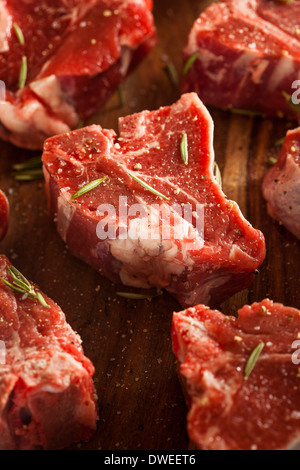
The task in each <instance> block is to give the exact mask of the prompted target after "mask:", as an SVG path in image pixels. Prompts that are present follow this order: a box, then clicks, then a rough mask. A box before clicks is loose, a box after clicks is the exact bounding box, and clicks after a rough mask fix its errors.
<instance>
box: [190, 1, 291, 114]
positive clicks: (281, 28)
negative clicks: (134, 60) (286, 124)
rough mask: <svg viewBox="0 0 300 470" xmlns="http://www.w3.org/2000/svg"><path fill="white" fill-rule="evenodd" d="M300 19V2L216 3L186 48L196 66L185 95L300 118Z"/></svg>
mask: <svg viewBox="0 0 300 470" xmlns="http://www.w3.org/2000/svg"><path fill="white" fill-rule="evenodd" d="M299 15H300V2H299V1H295V2H291V3H287V2H285V3H282V2H280V1H273V0H251V1H250V0H224V1H221V2H219V3H214V4H213V5H211V6H210V7H208V8H207V9H206V10H205V11H204V12H203V13H201V15H200V16H199V18H198V19H197V20H196V21H195V23H194V25H193V28H192V30H191V32H190V34H189V38H188V42H187V45H186V47H185V48H184V52H183V55H184V62H185V63H189V64H192V65H191V67H190V68H189V70H188V71H187V72H186V75H185V76H184V79H183V83H182V90H183V92H188V91H196V92H197V93H198V94H199V96H200V98H201V99H202V100H203V102H204V103H205V104H207V105H212V106H217V107H221V108H224V109H230V108H246V109H247V110H255V111H258V112H260V113H263V114H266V115H270V116H279V117H283V116H285V117H288V118H291V119H293V120H298V119H299V115H298V114H297V113H296V112H295V110H294V109H293V107H292V106H291V105H290V102H289V97H290V96H291V95H292V94H293V92H294V90H293V89H292V84H293V83H294V82H295V81H296V80H297V79H299V76H300V28H299ZM195 58H196V60H195ZM193 60H194V62H193ZM187 69H188V66H187Z"/></svg>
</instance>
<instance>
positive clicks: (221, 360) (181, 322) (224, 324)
mask: <svg viewBox="0 0 300 470" xmlns="http://www.w3.org/2000/svg"><path fill="white" fill-rule="evenodd" d="M299 330H300V312H299V310H296V309H294V308H290V307H285V306H283V305H281V304H276V303H273V302H272V301H271V300H269V299H265V300H263V301H262V302H260V303H254V304H253V305H251V306H249V305H246V306H244V307H243V308H242V309H240V310H239V311H238V318H235V317H232V316H225V315H223V314H222V313H221V312H219V311H217V310H210V309H209V307H205V306H204V305H198V306H196V307H194V308H190V309H188V310H185V311H183V312H179V313H174V316H173V325H172V339H173V350H174V353H175V354H176V356H177V358H178V361H179V371H180V374H181V376H182V379H183V385H184V388H185V392H186V393H187V397H188V398H187V403H188V406H189V407H190V409H189V413H188V418H187V422H188V432H189V436H190V438H191V439H192V441H194V442H195V443H196V445H197V446H198V448H200V449H208V450H255V449H258V450H272V449H284V448H288V447H290V446H293V447H294V446H295V447H296V442H299V440H300V412H299V380H300V378H299V377H300V369H299V365H297V364H299V362H298V357H297V349H296V348H297V346H299V341H297V339H299ZM260 343H263V344H264V347H263V349H262V351H261V354H260V355H259V356H258V359H257V361H256V362H255V361H254V362H253V363H252V364H254V368H253V369H252V372H251V371H250V370H248V366H247V369H246V365H247V364H248V365H249V364H250V363H249V362H248V361H249V358H250V356H251V353H252V352H253V351H254V350H255V349H256V348H257V346H258V345H259V344H260ZM245 370H246V374H245V372H244V371H245ZM245 377H246V378H247V379H246V378H245Z"/></svg>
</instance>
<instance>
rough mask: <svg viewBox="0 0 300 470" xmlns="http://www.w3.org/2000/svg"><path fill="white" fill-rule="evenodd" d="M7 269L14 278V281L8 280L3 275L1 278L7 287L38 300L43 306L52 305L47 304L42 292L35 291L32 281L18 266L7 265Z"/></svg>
mask: <svg viewBox="0 0 300 470" xmlns="http://www.w3.org/2000/svg"><path fill="white" fill-rule="evenodd" d="M7 270H8V272H9V274H10V275H11V277H12V278H13V282H12V283H11V282H8V281H7V280H6V279H3V278H2V277H1V278H0V280H1V281H2V282H3V283H4V284H5V285H6V286H7V287H9V288H10V289H12V290H13V291H15V292H18V293H19V294H22V295H27V296H28V297H30V298H32V299H36V300H38V301H39V302H40V304H41V305H42V306H43V307H47V308H50V305H48V304H47V302H46V301H45V299H44V297H43V296H42V294H41V293H40V292H36V291H35V289H34V288H33V286H32V285H31V284H30V282H29V281H28V280H27V279H26V277H25V276H23V274H22V273H20V271H18V270H17V268H15V267H14V266H7Z"/></svg>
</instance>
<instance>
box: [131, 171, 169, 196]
mask: <svg viewBox="0 0 300 470" xmlns="http://www.w3.org/2000/svg"><path fill="white" fill-rule="evenodd" d="M128 174H129V176H131V178H132V179H133V180H135V181H136V182H137V183H139V184H140V185H141V186H143V187H144V188H145V189H147V190H148V191H150V192H151V193H152V194H155V196H158V197H160V198H162V199H167V200H169V199H170V198H169V197H167V196H165V195H164V194H162V193H160V192H159V191H156V189H154V188H152V187H151V186H149V184H147V183H145V181H142V180H141V179H140V178H138V177H137V176H135V175H133V174H132V173H128Z"/></svg>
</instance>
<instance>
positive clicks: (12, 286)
mask: <svg viewBox="0 0 300 470" xmlns="http://www.w3.org/2000/svg"><path fill="white" fill-rule="evenodd" d="M0 280H1V281H2V282H3V283H4V284H5V285H6V286H7V287H9V288H10V289H12V290H14V291H15V292H18V293H19V294H24V293H25V292H24V290H23V289H20V288H19V287H17V286H15V285H13V284H11V283H10V282H8V281H6V279H3V277H0Z"/></svg>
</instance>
